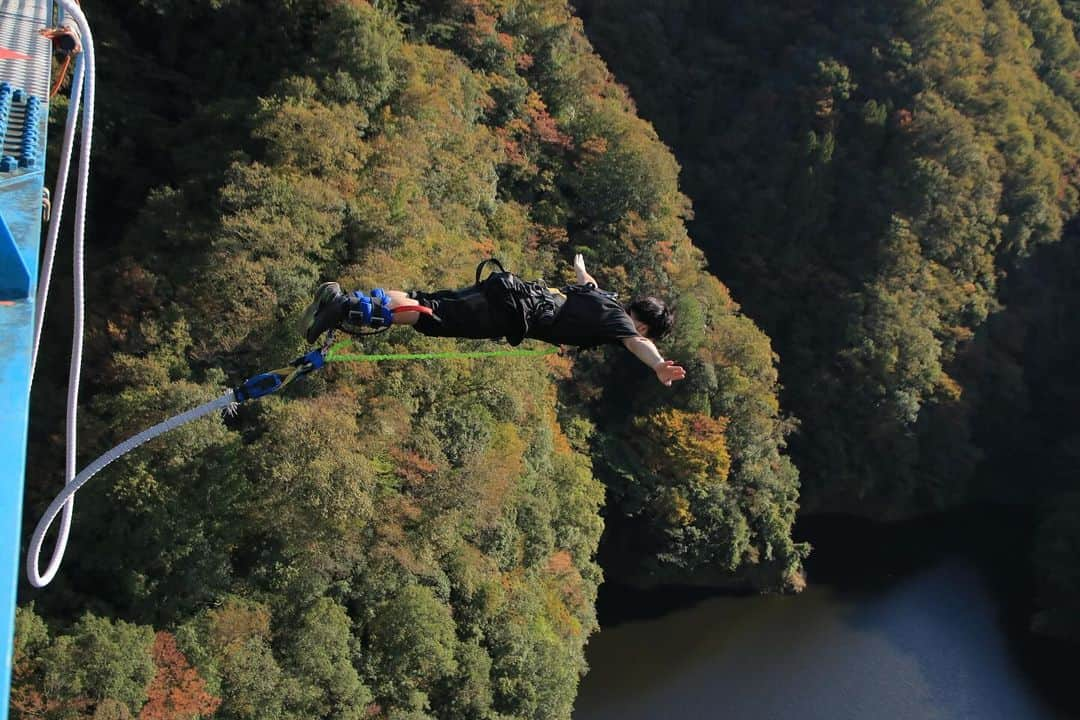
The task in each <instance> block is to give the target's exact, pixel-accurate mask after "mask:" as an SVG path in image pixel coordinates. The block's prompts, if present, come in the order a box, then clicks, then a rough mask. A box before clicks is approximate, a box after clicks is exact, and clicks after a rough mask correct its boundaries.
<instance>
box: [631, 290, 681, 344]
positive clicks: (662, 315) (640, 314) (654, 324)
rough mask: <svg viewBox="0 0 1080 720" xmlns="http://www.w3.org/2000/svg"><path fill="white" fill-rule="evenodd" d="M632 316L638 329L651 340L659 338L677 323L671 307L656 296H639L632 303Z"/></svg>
mask: <svg viewBox="0 0 1080 720" xmlns="http://www.w3.org/2000/svg"><path fill="white" fill-rule="evenodd" d="M630 318H631V319H632V320H633V321H634V327H635V328H637V331H638V332H639V333H640V334H642V335H644V336H645V337H647V338H649V339H650V340H659V339H660V338H662V337H664V336H665V335H667V334H668V333H669V332H671V328H672V327H674V325H675V315H674V313H672V312H671V308H669V307H668V306H667V305H665V304H664V302H663V301H662V300H658V299H656V298H654V297H646V298H638V299H637V300H635V301H634V302H632V303H630Z"/></svg>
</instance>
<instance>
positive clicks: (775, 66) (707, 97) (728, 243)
mask: <svg viewBox="0 0 1080 720" xmlns="http://www.w3.org/2000/svg"><path fill="white" fill-rule="evenodd" d="M578 5H579V7H580V8H581V15H582V17H583V19H584V20H585V26H586V29H587V30H588V32H589V36H590V38H591V39H592V41H593V42H594V43H595V44H596V47H597V49H598V50H599V52H600V53H601V55H602V56H603V57H604V58H605V60H606V61H607V62H608V63H609V64H610V66H611V68H612V70H613V71H614V72H615V73H616V76H617V77H618V78H619V79H620V81H622V82H625V83H626V84H627V85H628V86H629V88H630V90H631V93H632V95H633V97H634V99H635V101H636V102H637V103H638V107H639V109H640V113H641V115H642V116H643V117H645V118H646V119H648V120H649V121H650V122H652V123H654V124H655V126H656V128H657V130H658V132H659V133H660V136H661V137H662V138H663V139H664V140H665V141H666V142H667V143H669V144H670V145H671V147H672V148H673V150H674V152H675V153H676V156H677V158H678V160H679V162H680V163H681V164H682V166H683V184H682V187H683V189H684V191H685V192H686V193H687V194H688V195H689V196H690V197H692V198H693V199H694V207H695V217H694V218H693V219H692V220H691V221H690V222H689V229H690V233H691V235H692V237H693V238H694V242H695V244H696V245H697V246H699V247H701V248H702V249H703V250H704V251H705V252H706V254H707V256H708V259H709V269H710V271H711V272H712V273H713V274H715V275H716V276H717V277H718V278H720V279H721V280H722V281H723V282H725V283H726V284H727V285H728V286H729V287H730V288H731V290H732V293H733V295H734V297H735V298H736V299H737V300H738V301H739V302H740V303H741V305H742V307H743V310H744V312H745V313H746V314H747V315H748V316H749V317H751V318H752V319H753V320H754V321H755V322H756V323H758V324H759V325H760V327H761V328H762V329H763V330H764V331H765V332H766V333H767V334H768V336H769V338H770V340H771V341H772V342H773V344H774V347H775V348H776V350H777V352H778V354H779V356H780V358H781V362H780V364H779V370H780V380H781V384H782V388H783V389H782V392H781V395H780V398H781V406H782V407H783V408H784V411H785V412H787V413H790V414H791V415H793V416H794V417H796V418H798V420H799V421H800V426H799V432H798V433H796V434H795V435H793V436H792V437H791V457H792V459H793V460H794V462H795V464H796V466H797V467H798V468H799V471H800V476H801V480H802V489H801V493H800V499H799V502H800V505H801V508H802V510H801V512H805V513H813V512H847V513H855V514H858V515H862V516H866V517H870V518H875V519H882V520H890V519H897V518H903V517H911V516H915V515H920V514H925V513H932V512H936V511H940V510H943V509H948V508H955V507H958V506H963V505H970V504H973V503H980V502H983V503H986V502H990V503H1002V504H1005V505H1007V506H1013V507H1016V508H1018V510H1019V511H1031V512H1033V513H1035V515H1036V516H1037V517H1039V518H1041V520H1040V521H1039V523H1038V525H1039V527H1038V529H1037V531H1036V532H1035V533H1034V535H1033V537H1032V538H1031V547H1030V549H1029V550H1028V555H1029V557H1030V558H1031V572H1032V573H1033V575H1034V578H1035V580H1034V582H1035V584H1036V585H1037V588H1036V590H1035V594H1036V595H1037V597H1036V598H1035V602H1036V605H1037V608H1038V609H1037V611H1036V613H1035V616H1034V617H1033V618H1032V625H1033V627H1034V628H1035V629H1037V630H1038V631H1039V632H1046V633H1049V634H1052V635H1056V636H1061V637H1071V638H1073V639H1074V640H1075V639H1077V638H1080V625H1078V624H1077V622H1078V621H1077V618H1078V617H1080V612H1078V611H1080V564H1078V563H1077V560H1076V558H1077V557H1078V554H1077V553H1078V551H1080V482H1078V480H1080V474H1078V471H1077V468H1078V467H1080V462H1078V461H1080V417H1078V416H1077V413H1076V412H1075V411H1074V410H1073V409H1072V408H1073V407H1074V406H1073V405H1071V402H1073V401H1075V400H1077V399H1078V398H1080V395H1078V393H1080V385H1078V383H1077V381H1076V378H1075V376H1074V373H1073V372H1072V370H1071V368H1072V367H1073V366H1074V364H1075V360H1076V358H1077V350H1078V347H1080V346H1078V342H1080V328H1078V327H1077V325H1076V323H1075V322H1074V321H1073V320H1072V318H1074V317H1075V314H1076V311H1077V309H1078V305H1077V301H1078V297H1077V294H1076V290H1075V283H1074V281H1073V278H1075V277H1076V274H1077V272H1078V271H1080V264H1078V262H1080V257H1078V255H1077V252H1078V243H1080V224H1078V223H1077V211H1078V209H1080V203H1078V185H1077V181H1078V175H1077V172H1078V169H1080V115H1078V114H1077V112H1078V110H1080V85H1078V81H1080V48H1078V46H1077V42H1076V26H1075V22H1076V21H1077V19H1080V4H1077V3H1075V2H1063V3H1058V2H1054V1H1053V0H1024V1H1012V0H1010V1H1008V2H1006V1H1003V0H995V1H988V2H977V1H971V2H969V1H966V0H948V1H946V2H904V3H888V4H881V3H870V2H862V1H861V0H845V1H844V2H839V3H832V2H829V3H826V2H799V3H754V2H739V1H735V2H731V3H723V4H716V3H710V2H705V1H700V2H698V1H695V0H679V1H676V2H669V1H666V0H632V1H631V2H618V3H616V2H605V1H604V0H582V1H581V2H579V3H578Z"/></svg>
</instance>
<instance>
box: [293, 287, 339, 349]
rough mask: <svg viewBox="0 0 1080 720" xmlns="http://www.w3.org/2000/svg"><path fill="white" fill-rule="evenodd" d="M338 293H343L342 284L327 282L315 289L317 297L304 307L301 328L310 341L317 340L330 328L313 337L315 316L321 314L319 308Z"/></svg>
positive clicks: (301, 331)
mask: <svg viewBox="0 0 1080 720" xmlns="http://www.w3.org/2000/svg"><path fill="white" fill-rule="evenodd" d="M338 295H341V285H339V284H337V283H336V282H325V283H323V284H322V285H320V286H319V289H318V290H316V291H315V299H314V300H312V301H311V304H309V305H308V306H307V307H306V308H304V312H303V314H302V315H301V316H300V322H299V326H300V327H299V329H300V333H301V334H302V335H303V336H304V338H305V339H306V340H307V341H308V342H315V341H316V340H317V339H318V338H319V335H322V334H323V333H324V332H326V330H329V329H330V328H326V329H324V330H321V331H319V332H318V333H316V334H315V335H314V337H312V329H313V327H312V326H313V325H314V324H315V318H316V317H317V316H318V315H319V310H321V309H322V307H323V305H325V304H326V303H327V302H328V301H330V300H333V299H334V298H335V297H337V296H338Z"/></svg>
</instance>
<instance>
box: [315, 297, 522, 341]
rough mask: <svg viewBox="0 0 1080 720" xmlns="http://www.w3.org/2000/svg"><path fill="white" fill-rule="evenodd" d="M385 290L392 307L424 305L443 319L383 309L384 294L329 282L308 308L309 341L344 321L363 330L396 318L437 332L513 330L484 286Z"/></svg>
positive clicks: (481, 334) (490, 334)
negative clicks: (352, 290)
mask: <svg viewBox="0 0 1080 720" xmlns="http://www.w3.org/2000/svg"><path fill="white" fill-rule="evenodd" d="M376 292H378V291H376ZM385 296H386V298H387V301H388V302H387V305H386V307H388V308H389V309H390V310H391V311H392V310H393V309H394V308H397V307H401V306H405V305H423V306H425V307H428V308H430V309H431V310H432V312H434V313H435V315H436V316H437V318H438V319H436V318H434V317H432V316H431V315H428V314H425V313H420V312H416V311H404V312H396V313H395V312H391V313H383V311H382V308H383V301H382V300H381V299H380V298H376V297H368V296H362V297H356V296H352V295H347V294H346V293H344V292H342V291H341V286H340V285H338V284H337V283H323V284H322V285H321V286H319V289H318V290H317V291H316V292H315V299H314V300H313V301H312V303H311V304H310V305H308V307H307V309H306V310H305V311H304V314H303V316H302V318H301V321H300V326H301V332H303V333H304V337H306V338H307V340H308V342H315V341H316V340H318V338H319V337H320V336H321V335H322V334H323V333H325V332H327V331H329V330H333V329H336V328H338V327H342V326H344V327H345V329H346V330H359V329H361V328H364V327H372V328H379V327H385V326H386V325H387V324H391V323H392V324H395V325H411V326H413V327H415V328H416V329H417V330H418V331H419V332H421V333H423V334H425V335H432V336H437V337H463V338H489V339H497V338H501V337H503V336H504V335H505V334H506V333H507V318H506V317H505V312H503V311H501V310H500V311H497V312H496V311H493V310H492V308H491V305H490V303H489V302H488V298H487V293H486V292H485V291H484V288H483V287H481V286H476V285H473V286H469V287H466V288H462V289H460V290H439V291H437V292H431V293H427V292H415V293H411V294H410V293H406V292H403V291H401V290H387V291H385Z"/></svg>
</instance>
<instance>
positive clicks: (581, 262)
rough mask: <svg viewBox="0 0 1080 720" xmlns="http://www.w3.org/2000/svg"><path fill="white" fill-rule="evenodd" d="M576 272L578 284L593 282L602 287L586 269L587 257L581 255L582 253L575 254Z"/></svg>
mask: <svg viewBox="0 0 1080 720" xmlns="http://www.w3.org/2000/svg"><path fill="white" fill-rule="evenodd" d="M574 273H575V274H576V275H577V281H578V285H585V284H587V283H592V284H593V285H595V286H596V287H600V286H599V285H597V284H596V278H594V277H593V276H592V275H590V274H589V273H588V271H587V270H585V258H583V257H582V256H581V253H578V254H577V255H575V256H574Z"/></svg>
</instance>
